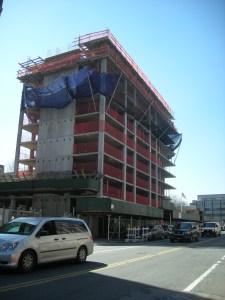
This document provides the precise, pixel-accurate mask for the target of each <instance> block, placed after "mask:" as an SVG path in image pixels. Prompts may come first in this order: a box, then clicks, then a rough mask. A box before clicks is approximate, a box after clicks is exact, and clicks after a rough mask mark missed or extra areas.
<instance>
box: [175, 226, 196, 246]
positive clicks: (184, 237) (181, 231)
mask: <svg viewBox="0 0 225 300" xmlns="http://www.w3.org/2000/svg"><path fill="white" fill-rule="evenodd" d="M198 239H199V230H198V227H197V224H196V223H195V222H179V223H177V224H176V225H175V227H174V229H173V231H172V232H171V233H170V242H172V243H173V242H174V241H175V240H178V241H189V242H193V241H198Z"/></svg>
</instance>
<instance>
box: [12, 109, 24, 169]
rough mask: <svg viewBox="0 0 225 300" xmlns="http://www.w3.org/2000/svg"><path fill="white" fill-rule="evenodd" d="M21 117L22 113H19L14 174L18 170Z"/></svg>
mask: <svg viewBox="0 0 225 300" xmlns="http://www.w3.org/2000/svg"><path fill="white" fill-rule="evenodd" d="M23 116H24V111H22V110H21V111H20V116H19V124H18V132H17V141H16V152H15V161H14V172H15V173H17V172H18V169H19V158H20V143H21V138H22V125H23Z"/></svg>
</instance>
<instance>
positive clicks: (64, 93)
mask: <svg viewBox="0 0 225 300" xmlns="http://www.w3.org/2000/svg"><path fill="white" fill-rule="evenodd" d="M71 101H72V98H71V96H70V94H69V92H68V89H67V86H66V84H65V80H64V77H63V76H60V77H58V78H57V79H56V80H54V81H53V82H52V83H50V84H48V85H46V86H42V87H39V88H34V87H31V86H28V85H25V86H24V89H23V94H22V108H25V107H43V108H63V107H65V106H66V105H68V104H69V103H70V102H71Z"/></svg>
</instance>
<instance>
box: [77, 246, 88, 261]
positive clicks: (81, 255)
mask: <svg viewBox="0 0 225 300" xmlns="http://www.w3.org/2000/svg"><path fill="white" fill-rule="evenodd" d="M86 258H87V249H86V248H85V247H84V246H82V247H80V248H79V250H78V252H77V258H76V261H77V262H78V263H79V264H82V263H84V262H85V261H86Z"/></svg>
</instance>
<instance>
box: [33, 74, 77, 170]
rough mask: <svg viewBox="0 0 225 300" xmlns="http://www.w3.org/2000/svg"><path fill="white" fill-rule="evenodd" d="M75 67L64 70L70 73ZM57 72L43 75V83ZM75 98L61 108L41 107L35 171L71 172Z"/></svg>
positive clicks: (51, 78)
mask: <svg viewBox="0 0 225 300" xmlns="http://www.w3.org/2000/svg"><path fill="white" fill-rule="evenodd" d="M76 70H77V68H74V69H72V70H68V71H67V72H64V75H65V74H70V73H72V72H76ZM59 75H61V74H59V73H56V74H53V75H48V76H46V77H45V80H44V84H48V83H50V82H52V81H53V80H55V79H56V78H57V77H58V76H59ZM74 116H75V100H74V101H73V102H72V103H71V104H69V105H68V106H66V107H64V108H62V109H55V108H42V109H41V111H40V123H39V134H38V142H37V155H36V173H37V174H50V173H52V172H71V171H72V166H73V145H74V138H73V136H74V120H75V118H74Z"/></svg>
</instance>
